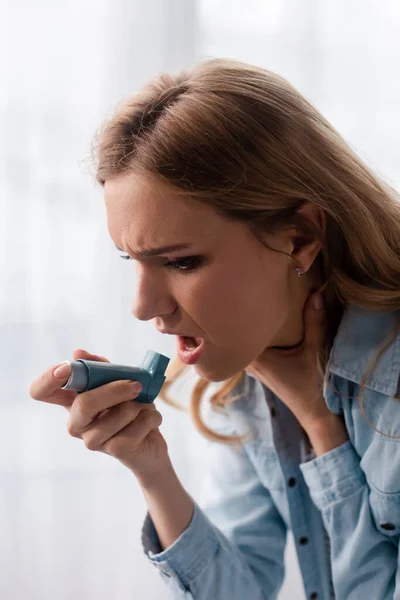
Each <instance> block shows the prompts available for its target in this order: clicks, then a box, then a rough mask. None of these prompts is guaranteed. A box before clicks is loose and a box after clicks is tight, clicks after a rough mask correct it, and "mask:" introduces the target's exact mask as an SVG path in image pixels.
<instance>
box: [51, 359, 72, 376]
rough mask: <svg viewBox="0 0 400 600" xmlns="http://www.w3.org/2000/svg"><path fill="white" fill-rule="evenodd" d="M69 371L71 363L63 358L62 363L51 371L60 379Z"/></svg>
mask: <svg viewBox="0 0 400 600" xmlns="http://www.w3.org/2000/svg"><path fill="white" fill-rule="evenodd" d="M70 371H71V365H70V364H69V361H68V360H64V362H63V364H62V365H61V366H60V367H57V369H55V370H54V371H53V375H54V377H57V379H62V378H63V377H66V376H67V375H69V373H70Z"/></svg>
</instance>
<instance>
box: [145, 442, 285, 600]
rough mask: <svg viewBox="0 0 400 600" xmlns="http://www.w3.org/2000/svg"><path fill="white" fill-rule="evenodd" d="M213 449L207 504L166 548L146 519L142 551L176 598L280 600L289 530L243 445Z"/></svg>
mask: <svg viewBox="0 0 400 600" xmlns="http://www.w3.org/2000/svg"><path fill="white" fill-rule="evenodd" d="M224 433H231V434H232V433H235V431H233V430H231V431H229V432H228V431H226V432H224ZM208 449H209V453H208V456H209V459H207V460H206V462H205V464H206V468H205V473H206V475H205V480H204V481H203V487H202V493H201V494H200V497H201V501H200V500H199V502H197V501H195V502H194V513H193V516H192V520H191V522H190V523H189V525H188V527H187V528H186V530H185V531H184V532H183V533H182V534H181V535H180V536H179V538H178V539H177V540H175V542H174V543H173V544H172V545H171V546H170V547H168V548H167V549H165V550H162V549H161V547H160V543H159V540H158V536H157V532H156V530H155V528H154V524H153V522H152V520H151V517H150V515H149V513H147V514H146V517H145V521H144V525H143V529H142V544H143V549H144V552H145V554H146V556H147V557H148V559H149V560H150V562H151V563H152V564H153V565H154V566H155V567H156V568H157V569H158V570H159V572H160V574H161V576H162V578H163V579H164V581H165V582H166V583H167V585H168V586H169V588H170V590H171V593H172V597H173V598H174V599H176V600H178V599H183V598H185V599H188V598H190V599H192V598H193V599H195V600H210V598H212V599H213V600H227V598H229V600H243V598H251V599H252V600H275V599H276V598H277V594H278V592H279V590H280V588H281V586H282V582H283V578H284V550H285V545H286V525H285V524H284V522H283V520H282V518H281V516H280V515H279V513H278V511H277V509H276V507H275V505H274V502H273V500H272V497H271V495H270V493H269V492H268V490H267V488H266V487H264V486H263V485H262V484H261V482H260V479H259V477H258V475H257V473H256V472H255V469H254V467H253V465H252V463H251V461H250V459H249V458H248V456H247V454H246V451H245V449H244V448H243V447H240V448H238V447H233V446H230V445H228V444H224V443H219V442H209V445H208Z"/></svg>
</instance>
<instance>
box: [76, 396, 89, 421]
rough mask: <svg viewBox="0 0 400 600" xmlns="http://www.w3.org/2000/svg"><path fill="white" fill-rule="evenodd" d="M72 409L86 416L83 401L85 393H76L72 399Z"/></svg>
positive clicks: (85, 407) (86, 410) (85, 405)
mask: <svg viewBox="0 0 400 600" xmlns="http://www.w3.org/2000/svg"><path fill="white" fill-rule="evenodd" d="M74 409H75V410H76V411H77V412H78V414H79V415H80V416H81V417H85V416H88V415H87V412H88V409H87V403H86V402H85V395H84V394H78V395H77V397H76V398H75V400H74Z"/></svg>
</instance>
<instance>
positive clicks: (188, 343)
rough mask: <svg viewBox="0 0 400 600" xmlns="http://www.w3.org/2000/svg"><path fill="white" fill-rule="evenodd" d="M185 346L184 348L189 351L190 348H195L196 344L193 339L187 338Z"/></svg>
mask: <svg viewBox="0 0 400 600" xmlns="http://www.w3.org/2000/svg"><path fill="white" fill-rule="evenodd" d="M185 346H186V348H187V349H188V350H191V349H192V348H197V344H196V342H195V341H194V339H193V338H189V337H186V338H185Z"/></svg>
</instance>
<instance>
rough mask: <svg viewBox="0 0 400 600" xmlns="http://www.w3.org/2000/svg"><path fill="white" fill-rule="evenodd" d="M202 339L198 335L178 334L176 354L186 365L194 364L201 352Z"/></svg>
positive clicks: (202, 346)
mask: <svg viewBox="0 0 400 600" xmlns="http://www.w3.org/2000/svg"><path fill="white" fill-rule="evenodd" d="M203 348H204V340H203V338H199V337H186V336H178V354H179V358H180V359H181V361H182V362H183V363H185V364H187V365H191V364H194V363H195V362H196V361H197V359H198V358H199V357H200V355H201V354H202V352H203Z"/></svg>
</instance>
